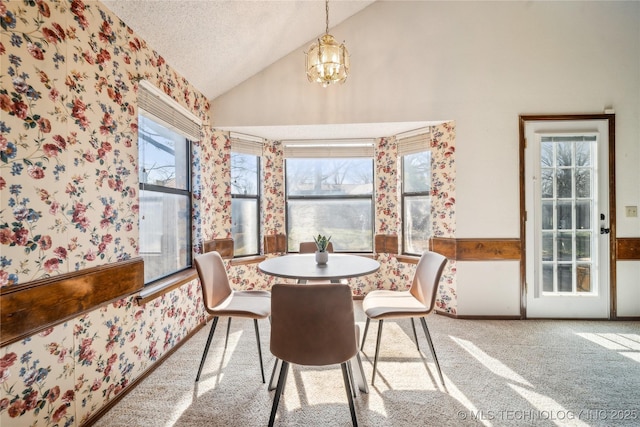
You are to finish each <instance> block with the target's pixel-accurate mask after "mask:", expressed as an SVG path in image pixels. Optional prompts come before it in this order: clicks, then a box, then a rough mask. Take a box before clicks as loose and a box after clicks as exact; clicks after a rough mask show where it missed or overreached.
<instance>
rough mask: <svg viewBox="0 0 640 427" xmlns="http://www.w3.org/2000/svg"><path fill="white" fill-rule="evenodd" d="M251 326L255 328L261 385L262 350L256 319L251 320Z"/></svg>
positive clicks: (262, 370) (262, 371)
mask: <svg viewBox="0 0 640 427" xmlns="http://www.w3.org/2000/svg"><path fill="white" fill-rule="evenodd" d="M229 320H231V318H229ZM253 325H254V326H255V328H256V341H258V357H259V358H260V372H261V373H262V384H264V383H265V381H264V365H263V364H262V348H261V347H260V331H259V330H258V319H253Z"/></svg>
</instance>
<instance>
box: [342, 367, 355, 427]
mask: <svg viewBox="0 0 640 427" xmlns="http://www.w3.org/2000/svg"><path fill="white" fill-rule="evenodd" d="M348 363H349V362H344V363H341V364H340V366H341V367H342V378H343V379H344V388H345V389H346V390H347V399H348V400H349V411H351V422H352V423H353V427H358V417H357V416H356V408H355V406H354V404H353V392H352V391H351V380H350V379H349V367H348Z"/></svg>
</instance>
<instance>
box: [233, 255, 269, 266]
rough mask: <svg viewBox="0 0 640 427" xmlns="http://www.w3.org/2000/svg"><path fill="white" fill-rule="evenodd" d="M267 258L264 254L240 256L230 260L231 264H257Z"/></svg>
mask: <svg viewBox="0 0 640 427" xmlns="http://www.w3.org/2000/svg"><path fill="white" fill-rule="evenodd" d="M265 259H267V257H266V256H264V255H255V256H247V257H242V258H234V259H232V260H231V265H248V264H257V263H259V262H262V261H264V260H265Z"/></svg>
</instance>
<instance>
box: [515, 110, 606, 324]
mask: <svg viewBox="0 0 640 427" xmlns="http://www.w3.org/2000/svg"><path fill="white" fill-rule="evenodd" d="M588 120H605V121H607V127H608V135H609V147H608V148H609V176H608V179H609V229H610V233H609V318H610V319H617V317H618V316H617V311H616V309H617V299H616V246H615V243H616V171H615V166H616V162H615V160H616V155H615V154H616V153H615V147H616V143H615V142H616V129H615V124H616V118H615V114H523V115H520V116H519V126H518V127H519V129H518V131H519V137H520V146H519V159H520V160H519V161H520V170H519V174H520V244H521V247H520V248H521V250H520V318H521V319H526V318H527V251H526V248H527V245H526V238H527V235H526V225H527V224H526V222H527V211H526V209H525V149H526V147H527V141H526V136H525V126H526V124H527V122H534V121H535V122H541V121H549V122H551V121H555V122H561V121H588Z"/></svg>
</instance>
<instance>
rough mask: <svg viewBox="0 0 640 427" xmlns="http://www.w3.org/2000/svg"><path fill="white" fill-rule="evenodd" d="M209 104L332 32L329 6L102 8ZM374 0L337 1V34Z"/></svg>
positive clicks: (149, 4)
mask: <svg viewBox="0 0 640 427" xmlns="http://www.w3.org/2000/svg"><path fill="white" fill-rule="evenodd" d="M102 3H104V4H105V6H107V7H108V8H109V9H110V10H111V11H112V12H114V13H115V14H116V15H117V16H118V17H119V18H120V19H122V20H123V21H124V22H125V23H126V24H127V25H128V26H129V27H131V28H132V29H133V30H134V31H135V32H136V33H138V34H139V35H140V36H141V37H142V38H143V39H144V40H146V41H147V43H149V45H150V46H151V47H152V48H153V49H155V50H156V51H157V52H158V53H159V54H160V55H162V56H163V57H164V58H165V59H166V60H167V62H168V63H169V64H170V65H171V66H172V67H173V68H174V69H175V70H176V71H177V72H178V73H180V74H182V75H183V76H184V77H185V78H186V79H187V80H189V82H190V83H191V84H193V85H194V86H195V87H196V88H197V89H198V90H200V91H201V92H202V93H203V94H204V95H205V96H206V97H207V98H209V99H214V98H216V97H218V96H219V95H222V94H223V93H225V92H227V91H228V90H230V89H232V88H233V87H234V86H236V85H238V84H239V83H241V82H243V81H244V80H246V79H248V78H249V77H251V76H253V75H254V74H256V73H258V72H260V71H261V70H263V69H264V68H266V67H268V66H269V65H271V64H273V63H274V62H275V61H277V60H278V59H280V58H282V57H284V56H286V55H287V54H289V53H291V52H292V51H294V50H300V69H301V70H303V69H304V66H303V64H304V51H305V50H306V47H307V45H308V44H310V43H311V41H312V40H313V39H314V38H316V37H318V36H320V35H322V34H323V33H324V30H325V2H324V1H322V0H286V1H276V0H251V1H248V0H199V1H176V0H154V1H143V0H135V1H134V0H102ZM371 3H373V0H331V2H330V3H329V26H330V28H331V27H334V26H335V25H338V24H339V23H341V22H342V21H344V20H345V19H347V18H349V17H350V16H352V15H354V14H356V13H358V12H359V11H361V10H362V9H364V8H365V7H367V6H369V5H370V4H371Z"/></svg>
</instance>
